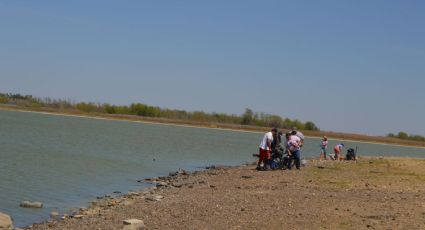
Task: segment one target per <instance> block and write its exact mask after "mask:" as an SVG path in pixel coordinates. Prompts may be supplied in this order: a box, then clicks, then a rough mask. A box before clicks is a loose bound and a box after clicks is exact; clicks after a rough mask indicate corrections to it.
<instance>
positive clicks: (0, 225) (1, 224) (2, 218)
mask: <svg viewBox="0 0 425 230" xmlns="http://www.w3.org/2000/svg"><path fill="white" fill-rule="evenodd" d="M0 229H10V230H11V229H13V222H12V218H10V216H9V215H6V214H4V213H1V212H0Z"/></svg>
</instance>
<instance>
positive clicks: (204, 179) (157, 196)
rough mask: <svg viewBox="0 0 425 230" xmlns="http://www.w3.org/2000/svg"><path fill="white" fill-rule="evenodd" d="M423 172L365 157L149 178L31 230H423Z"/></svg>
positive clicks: (415, 163)
mask: <svg viewBox="0 0 425 230" xmlns="http://www.w3.org/2000/svg"><path fill="white" fill-rule="evenodd" d="M424 166H425V160H423V159H418V158H407V157H362V158H361V159H360V160H359V161H358V162H344V161H343V162H338V161H319V160H317V159H310V160H308V164H307V166H306V167H303V168H302V170H301V171H298V170H286V171H283V170H275V171H265V172H264V171H256V170H255V169H254V168H255V166H254V165H253V164H243V165H239V166H217V167H215V166H212V167H209V168H208V167H207V168H206V169H205V170H201V171H193V172H190V173H188V172H186V171H184V170H179V171H178V172H174V173H170V174H169V175H168V176H161V177H155V178H148V179H145V180H144V181H145V182H148V183H151V184H152V187H148V188H146V189H143V190H140V191H136V192H129V193H127V194H122V195H120V196H118V197H111V196H108V195H106V196H104V197H103V198H102V199H97V200H94V201H92V202H91V205H90V206H89V207H88V208H87V209H80V211H79V212H78V213H73V215H67V214H65V215H63V216H56V217H55V218H54V219H53V220H48V221H45V222H42V223H35V224H33V225H30V226H27V227H25V229H37V230H38V229H120V228H123V227H124V225H123V221H124V220H126V219H134V218H136V219H140V220H142V221H143V222H144V225H145V226H146V227H147V229H154V228H155V229H158V228H159V229H187V228H188V227H192V228H195V229H205V228H213V229H258V228H264V227H265V228H267V229H281V228H282V226H289V229H293V228H296V229H311V227H312V226H316V227H317V228H319V227H318V226H320V228H321V229H322V228H328V229H329V228H330V229H335V228H338V229H339V228H344V229H358V228H371V227H373V228H378V229H381V228H387V229H388V226H391V227H397V228H399V227H400V226H404V227H409V228H412V227H413V228H417V227H418V226H419V227H421V228H422V227H425V222H421V221H419V220H420V218H424V217H425V212H423V216H419V217H418V216H417V215H415V213H419V214H420V213H421V212H419V211H418V210H417V209H422V208H425V199H424V198H423V197H422V199H419V200H418V197H419V194H422V193H423V191H425V184H424V183H418V182H422V181H425V168H424ZM407 169H408V170H407ZM406 170H407V171H406ZM335 172H338V173H337V174H335ZM363 174H365V175H363ZM387 175H391V177H388V176H387ZM371 176H372V177H371ZM351 177H352V178H351ZM291 178H292V179H291ZM413 182H414V183H413ZM285 194H286V195H289V197H288V196H286V195H285ZM321 195H323V196H325V197H327V198H326V199H324V200H322V199H320V196H321ZM347 195H350V196H352V198H350V196H348V197H347ZM275 196H277V197H275ZM285 197H286V198H285ZM329 198H331V200H329ZM347 198H348V199H347ZM291 199H292V201H291ZM297 199H298V200H299V202H300V203H301V205H300V204H297V203H296V201H297ZM390 201H391V202H390ZM264 202H267V204H268V206H267V207H268V208H265V207H264V206H262V205H261V204H263V203H264ZM388 202H390V203H388ZM418 202H420V203H422V206H420V205H418ZM307 204H308V205H307ZM376 205H378V207H377V206H376ZM269 206H270V207H269ZM260 210H262V212H264V213H263V214H264V218H266V219H269V220H271V219H272V218H273V217H276V218H278V219H273V221H270V222H267V223H266V225H264V226H263V225H262V224H263V223H262V221H260V220H258V219H257V218H256V216H257V214H258V212H260ZM276 210H279V215H278V216H275V213H274V211H276ZM294 211H295V214H296V215H295V216H293V212H294ZM335 212H336V213H339V212H342V213H343V214H342V215H341V216H339V218H341V219H340V220H338V221H337V222H336V223H334V221H333V218H331V217H334V215H335ZM399 212H402V213H403V215H401V216H400V214H398V213H399ZM404 212H406V213H404ZM260 213H261V212H260ZM263 214H260V216H262V215H263ZM380 215H382V217H380V218H376V217H377V216H380ZM421 215H422V214H421ZM280 216H286V218H290V219H291V221H292V218H294V220H296V221H295V222H293V223H291V221H288V219H286V218H279V217H280ZM61 217H62V218H61ZM327 218H329V219H327ZM388 218H390V219H391V220H389V219H388ZM411 218H414V220H412V219H411ZM418 218H419V219H418ZM200 220H201V221H200ZM415 220H416V221H415ZM275 224H282V225H275ZM283 224H285V225H283ZM417 224H418V225H417ZM279 226H280V227H279ZM384 226H386V227H384Z"/></svg>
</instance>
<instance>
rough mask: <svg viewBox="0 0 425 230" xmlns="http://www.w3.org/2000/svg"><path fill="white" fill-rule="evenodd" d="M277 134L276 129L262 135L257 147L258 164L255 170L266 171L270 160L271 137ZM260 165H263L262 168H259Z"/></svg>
mask: <svg viewBox="0 0 425 230" xmlns="http://www.w3.org/2000/svg"><path fill="white" fill-rule="evenodd" d="M276 133H277V129H276V128H273V129H272V130H271V132H267V133H265V134H264V136H263V139H261V142H260V146H259V158H258V164H257V169H258V170H260V169H267V165H268V163H269V162H268V161H269V160H270V151H271V144H272V141H273V136H275V135H276ZM261 163H263V168H261Z"/></svg>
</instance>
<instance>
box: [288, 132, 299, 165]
mask: <svg viewBox="0 0 425 230" xmlns="http://www.w3.org/2000/svg"><path fill="white" fill-rule="evenodd" d="M287 145H288V150H289V155H290V156H291V158H292V159H294V161H295V167H296V168H297V169H301V146H302V139H301V138H300V137H299V136H298V135H297V131H295V130H294V131H292V132H291V136H290V137H289V140H288V144H287ZM291 167H292V165H291V160H289V162H288V165H287V168H288V169H291Z"/></svg>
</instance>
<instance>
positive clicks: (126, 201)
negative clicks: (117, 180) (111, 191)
mask: <svg viewBox="0 0 425 230" xmlns="http://www.w3.org/2000/svg"><path fill="white" fill-rule="evenodd" d="M132 204H134V202H132V201H129V200H125V201H123V202H121V205H123V206H129V205H132Z"/></svg>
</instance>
